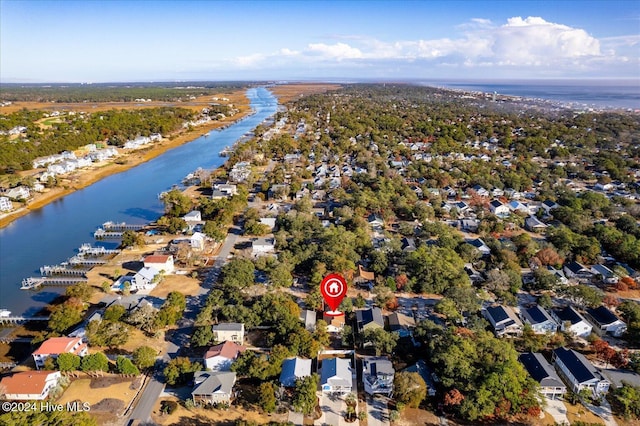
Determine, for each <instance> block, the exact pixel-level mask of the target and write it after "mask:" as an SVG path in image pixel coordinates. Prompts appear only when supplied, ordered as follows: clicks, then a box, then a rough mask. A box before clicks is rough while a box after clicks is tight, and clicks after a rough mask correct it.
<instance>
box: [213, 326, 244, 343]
mask: <svg viewBox="0 0 640 426" xmlns="http://www.w3.org/2000/svg"><path fill="white" fill-rule="evenodd" d="M211 329H212V330H213V340H215V341H216V342H224V341H227V340H228V341H231V342H238V343H240V344H242V342H244V324H242V323H238V322H222V323H220V324H216V325H214V326H212V327H211Z"/></svg>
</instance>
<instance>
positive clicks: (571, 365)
mask: <svg viewBox="0 0 640 426" xmlns="http://www.w3.org/2000/svg"><path fill="white" fill-rule="evenodd" d="M553 360H554V362H555V365H556V368H557V369H558V370H559V371H560V374H561V375H562V376H563V377H564V379H565V380H566V381H567V384H568V385H569V386H570V387H571V390H572V391H573V392H575V393H579V392H580V391H581V390H583V389H589V390H591V393H592V395H593V396H594V397H599V396H601V395H602V394H604V393H606V392H607V391H608V390H609V386H610V385H611V383H609V381H608V380H607V379H605V377H604V376H603V375H602V374H601V373H600V371H598V369H597V368H596V367H594V366H593V364H591V363H590V362H589V361H588V360H587V359H586V358H585V357H584V355H582V354H581V353H578V352H576V351H574V350H572V349H566V348H558V349H554V351H553Z"/></svg>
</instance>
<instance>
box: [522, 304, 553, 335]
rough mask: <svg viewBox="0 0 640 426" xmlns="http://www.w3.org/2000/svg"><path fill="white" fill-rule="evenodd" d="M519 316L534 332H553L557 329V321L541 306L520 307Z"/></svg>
mask: <svg viewBox="0 0 640 426" xmlns="http://www.w3.org/2000/svg"><path fill="white" fill-rule="evenodd" d="M520 316H521V317H522V321H523V322H524V323H525V324H529V325H530V326H531V328H532V329H533V332H534V333H536V334H545V333H555V332H556V331H557V330H558V323H557V322H555V320H554V319H553V318H552V317H551V315H549V313H548V312H547V311H546V309H544V308H543V307H542V306H538V305H536V306H534V307H532V308H528V309H521V310H520Z"/></svg>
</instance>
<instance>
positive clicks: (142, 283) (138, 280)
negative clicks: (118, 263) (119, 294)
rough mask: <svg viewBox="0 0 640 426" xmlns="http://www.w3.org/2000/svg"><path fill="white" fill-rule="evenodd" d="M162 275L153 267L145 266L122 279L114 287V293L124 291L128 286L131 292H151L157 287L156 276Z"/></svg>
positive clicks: (112, 287)
mask: <svg viewBox="0 0 640 426" xmlns="http://www.w3.org/2000/svg"><path fill="white" fill-rule="evenodd" d="M159 274H160V271H158V270H157V269H156V268H154V267H153V266H144V267H142V268H141V269H140V270H139V271H138V272H136V273H135V274H133V275H126V276H122V277H120V278H119V279H118V280H117V281H116V282H115V283H114V284H113V285H112V286H111V289H112V290H113V291H124V290H125V289H126V288H127V286H128V290H129V291H130V292H133V293H135V292H138V291H141V290H142V291H149V290H152V289H154V288H155V286H156V285H157V280H156V276H157V275H159Z"/></svg>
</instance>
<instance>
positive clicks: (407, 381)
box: [393, 372, 427, 408]
mask: <svg viewBox="0 0 640 426" xmlns="http://www.w3.org/2000/svg"><path fill="white" fill-rule="evenodd" d="M393 396H394V398H395V400H396V401H398V402H401V403H403V404H406V405H407V406H409V407H413V408H417V407H418V406H419V405H420V403H421V402H422V401H424V399H425V398H426V397H427V384H426V383H425V381H424V379H423V378H422V377H420V375H419V374H418V373H408V372H399V373H396V374H395V376H394V378H393Z"/></svg>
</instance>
